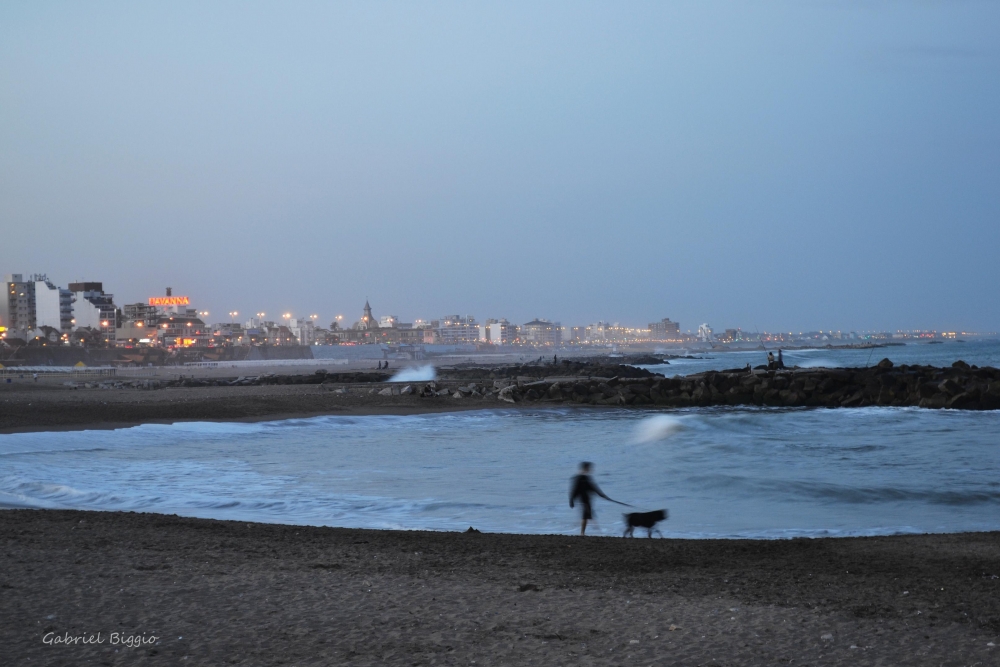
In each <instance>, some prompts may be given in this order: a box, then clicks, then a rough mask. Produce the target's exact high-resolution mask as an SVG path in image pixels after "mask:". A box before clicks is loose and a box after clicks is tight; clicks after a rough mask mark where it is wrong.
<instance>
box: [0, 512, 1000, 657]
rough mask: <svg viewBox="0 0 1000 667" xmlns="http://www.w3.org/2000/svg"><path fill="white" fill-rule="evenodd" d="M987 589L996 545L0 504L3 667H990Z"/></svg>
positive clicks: (995, 623) (994, 602)
mask: <svg viewBox="0 0 1000 667" xmlns="http://www.w3.org/2000/svg"><path fill="white" fill-rule="evenodd" d="M998 577H1000V533H969V534H953V535H920V536H895V537H877V538H849V539H813V540H810V539H798V540H784V541H745V540H723V541H718V540H698V541H687V540H660V539H653V540H649V539H645V538H637V539H630V540H626V539H618V538H584V539H580V538H576V537H562V536H526V535H491V534H481V533H432V532H394V531H371V530H351V529H335V528H316V527H304V526H285V525H267V524H248V523H242V522H231V521H211V520H202V519H190V518H180V517H176V516H166V515H154V514H133V513H114V512H78V511H52V510H5V511H0V599H2V601H3V602H2V604H0V645H2V647H3V650H2V653H3V654H4V655H5V656H6V660H5V663H6V664H11V665H33V664H34V665H55V664H66V665H69V664H73V665H82V664H100V665H125V664H128V665H136V664H150V665H154V664H170V665H179V664H192V665H208V664H213V665H217V664H234V665H278V664H287V665H376V664H377V665H431V664H441V665H471V664H475V665H477V666H480V665H559V664H565V665H613V664H643V665H649V664H671V665H673V664H683V665H697V664H728V665H736V664H740V665H742V664H746V665H774V664H793V665H801V664H832V665H837V664H844V665H847V664H850V665H876V664H881V665H888V664H907V665H923V664H927V665H930V664H933V665H939V664H945V665H970V664H996V662H995V661H996V660H998V656H997V654H996V651H997V648H995V647H994V646H992V645H991V644H992V643H996V642H997V641H998V637H997V635H998V634H1000V578H998ZM98 632H99V633H101V634H100V638H101V639H102V640H103V641H102V642H101V643H94V644H88V645H84V644H80V643H77V644H70V645H63V644H50V643H46V640H48V641H51V640H52V639H53V638H55V637H60V638H65V637H69V638H73V637H79V636H85V637H89V636H93V635H96V634H97V633H98ZM112 633H119V639H120V638H121V637H139V638H142V637H145V638H147V639H149V638H150V637H153V636H155V637H156V638H157V639H156V640H155V642H153V643H148V644H143V645H142V646H139V647H129V646H126V645H123V644H120V643H119V644H112V643H111V641H112Z"/></svg>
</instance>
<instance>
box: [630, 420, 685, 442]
mask: <svg viewBox="0 0 1000 667" xmlns="http://www.w3.org/2000/svg"><path fill="white" fill-rule="evenodd" d="M683 428H684V425H683V424H682V423H681V421H680V420H679V419H677V418H676V417H668V416H667V415H655V416H653V417H646V418H645V419H643V420H642V421H640V422H639V423H638V425H636V427H635V439H636V441H637V442H656V441H658V440H666V439H667V438H669V437H670V436H672V435H673V434H674V433H677V432H678V431H680V430H681V429H683Z"/></svg>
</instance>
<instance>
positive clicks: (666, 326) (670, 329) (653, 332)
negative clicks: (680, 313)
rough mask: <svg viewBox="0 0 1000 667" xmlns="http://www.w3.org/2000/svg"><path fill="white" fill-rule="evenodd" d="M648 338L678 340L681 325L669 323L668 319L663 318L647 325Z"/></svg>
mask: <svg viewBox="0 0 1000 667" xmlns="http://www.w3.org/2000/svg"><path fill="white" fill-rule="evenodd" d="M649 337H650V338H652V339H653V340H679V339H680V337H681V325H680V324H678V323H677V322H671V321H670V318H669V317H664V318H663V319H662V320H660V321H659V322H652V323H651V324H650V325H649Z"/></svg>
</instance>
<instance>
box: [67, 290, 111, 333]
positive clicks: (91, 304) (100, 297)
mask: <svg viewBox="0 0 1000 667" xmlns="http://www.w3.org/2000/svg"><path fill="white" fill-rule="evenodd" d="M69 291H70V292H71V293H72V294H73V296H74V297H75V300H76V302H75V303H74V304H73V319H74V320H75V323H74V327H75V328H77V329H81V328H84V327H89V328H91V329H97V330H99V331H100V332H101V339H102V340H103V341H105V342H108V343H114V342H115V340H116V338H117V330H118V325H119V322H118V309H117V308H116V307H115V301H114V294H105V293H104V284H103V283H98V282H79V283H70V284H69Z"/></svg>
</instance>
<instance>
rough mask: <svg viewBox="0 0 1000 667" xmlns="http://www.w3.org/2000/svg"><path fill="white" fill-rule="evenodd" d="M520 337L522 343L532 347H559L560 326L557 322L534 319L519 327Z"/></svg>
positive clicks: (560, 341) (560, 340) (560, 339)
mask: <svg viewBox="0 0 1000 667" xmlns="http://www.w3.org/2000/svg"><path fill="white" fill-rule="evenodd" d="M521 337H522V338H523V339H524V342H526V343H532V344H534V345H560V344H561V343H562V326H560V324H559V323H558V322H550V321H549V320H543V319H534V320H532V321H530V322H527V323H526V324H524V326H522V327H521Z"/></svg>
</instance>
